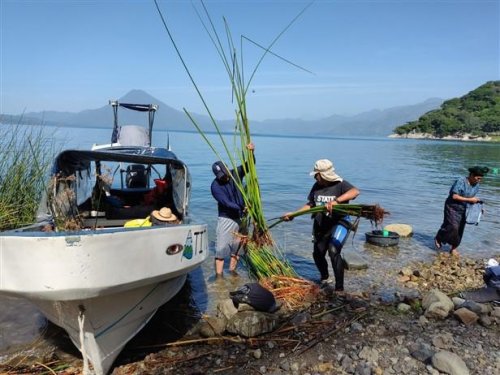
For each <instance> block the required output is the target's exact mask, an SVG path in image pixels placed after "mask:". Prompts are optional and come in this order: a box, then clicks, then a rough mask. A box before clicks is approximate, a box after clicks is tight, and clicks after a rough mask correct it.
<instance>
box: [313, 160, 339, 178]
mask: <svg viewBox="0 0 500 375" xmlns="http://www.w3.org/2000/svg"><path fill="white" fill-rule="evenodd" d="M318 173H319V174H320V176H321V178H322V179H323V180H326V181H330V182H335V181H342V177H340V176H339V175H338V174H336V173H335V168H333V163H332V162H331V161H330V160H328V159H321V160H318V161H316V163H314V170H313V171H312V172H311V173H309V175H311V176H315V175H316V174H318Z"/></svg>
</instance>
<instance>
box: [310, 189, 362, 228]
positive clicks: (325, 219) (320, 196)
mask: <svg viewBox="0 0 500 375" xmlns="http://www.w3.org/2000/svg"><path fill="white" fill-rule="evenodd" d="M353 187H354V186H353V185H351V184H350V183H349V182H348V181H346V180H343V181H336V182H329V183H328V185H326V186H323V185H320V184H318V183H317V182H316V183H315V184H314V185H313V187H312V189H311V191H310V193H309V195H308V196H307V204H308V205H309V206H311V207H315V206H324V205H326V204H327V203H328V202H332V201H333V200H335V198H337V197H340V196H341V195H342V194H344V193H345V192H347V191H349V190H351V189H352V188H353ZM342 203H348V202H342ZM343 216H344V215H336V214H332V215H330V214H328V213H327V212H325V213H317V214H314V215H313V219H314V225H313V231H314V233H315V234H320V233H328V232H330V231H331V229H332V227H333V226H334V225H335V224H337V223H338V221H339V220H340V219H341V218H342V217H343Z"/></svg>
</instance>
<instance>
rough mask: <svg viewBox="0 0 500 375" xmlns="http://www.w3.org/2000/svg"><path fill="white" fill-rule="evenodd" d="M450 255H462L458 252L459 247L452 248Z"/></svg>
mask: <svg viewBox="0 0 500 375" xmlns="http://www.w3.org/2000/svg"><path fill="white" fill-rule="evenodd" d="M450 255H451V256H454V257H457V258H458V257H460V254H459V253H458V250H457V249H451V250H450Z"/></svg>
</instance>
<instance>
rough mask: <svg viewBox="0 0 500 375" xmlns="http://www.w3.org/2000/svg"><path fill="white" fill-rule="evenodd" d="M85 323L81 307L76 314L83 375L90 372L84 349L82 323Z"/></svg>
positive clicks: (83, 311)
mask: <svg viewBox="0 0 500 375" xmlns="http://www.w3.org/2000/svg"><path fill="white" fill-rule="evenodd" d="M84 323H85V310H83V309H81V310H80V313H79V314H78V328H79V330H80V348H81V352H82V357H83V375H88V374H91V372H90V368H89V359H88V358H87V351H86V350H85V338H84V333H83V324H84Z"/></svg>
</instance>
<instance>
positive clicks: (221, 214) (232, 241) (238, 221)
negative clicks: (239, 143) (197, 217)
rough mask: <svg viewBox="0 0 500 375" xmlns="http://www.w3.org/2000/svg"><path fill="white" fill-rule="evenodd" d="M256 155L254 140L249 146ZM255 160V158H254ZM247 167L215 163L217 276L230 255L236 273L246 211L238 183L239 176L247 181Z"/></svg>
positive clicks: (213, 170) (214, 194)
mask: <svg viewBox="0 0 500 375" xmlns="http://www.w3.org/2000/svg"><path fill="white" fill-rule="evenodd" d="M247 149H248V150H250V151H251V153H252V155H253V152H254V150H255V146H254V144H253V143H249V144H248V145H247ZM254 160H255V159H254ZM245 170H248V169H247V168H244V167H243V166H242V165H240V166H239V167H238V168H236V169H233V170H230V171H229V170H228V169H227V168H226V166H225V165H224V163H223V162H221V161H217V162H215V163H214V164H213V165H212V172H213V173H214V175H215V179H214V180H213V181H212V185H211V191H212V196H213V197H214V199H215V200H216V201H217V210H218V218H217V229H216V236H217V240H216V245H215V276H216V278H220V277H222V275H223V270H224V260H225V259H226V258H227V257H228V256H230V262H229V272H231V273H233V274H236V266H237V265H238V259H239V256H238V252H239V250H240V247H241V246H242V243H241V241H240V238H241V237H239V236H237V235H236V234H237V233H241V230H242V229H244V228H242V227H241V226H242V218H243V216H244V213H245V202H244V200H243V196H242V194H241V192H240V190H239V189H238V186H237V185H236V183H235V181H234V180H235V179H236V180H237V181H238V180H239V181H243V178H244V177H245Z"/></svg>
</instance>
